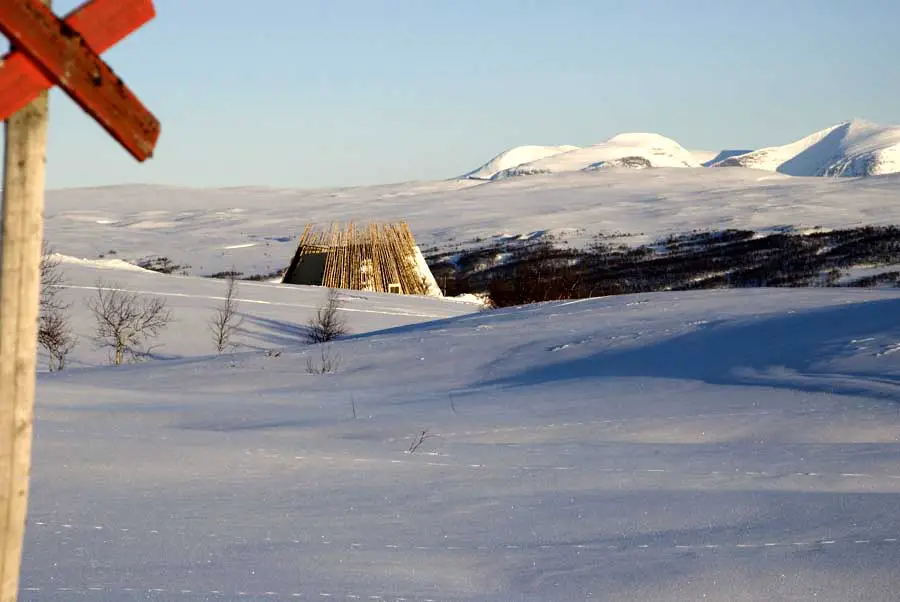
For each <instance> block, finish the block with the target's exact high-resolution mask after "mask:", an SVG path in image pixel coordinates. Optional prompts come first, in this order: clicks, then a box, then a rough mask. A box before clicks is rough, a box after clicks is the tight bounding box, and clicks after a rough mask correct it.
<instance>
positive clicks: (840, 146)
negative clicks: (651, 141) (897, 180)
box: [714, 120, 900, 176]
mask: <svg viewBox="0 0 900 602" xmlns="http://www.w3.org/2000/svg"><path fill="white" fill-rule="evenodd" d="M714 166H715V167H734V166H737V167H751V168H754V169H764V170H768V171H777V172H780V173H783V174H787V175H790V176H873V175H879V174H888V173H896V172H898V171H900V127H896V126H880V125H876V124H873V123H869V122H867V121H862V120H851V121H847V122H844V123H840V124H838V125H835V126H832V127H829V128H826V129H824V130H821V131H818V132H816V133H814V134H811V135H809V136H806V137H805V138H801V139H800V140H797V141H796V142H792V143H790V144H786V145H784V146H774V147H769V148H763V149H760V150H757V151H754V152H751V153H747V154H745V155H740V156H737V157H731V158H728V159H725V160H724V161H720V162H718V163H716V164H714Z"/></svg>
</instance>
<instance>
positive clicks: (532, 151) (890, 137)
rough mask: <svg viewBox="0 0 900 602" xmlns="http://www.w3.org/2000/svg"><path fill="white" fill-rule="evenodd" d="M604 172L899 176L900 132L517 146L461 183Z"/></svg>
mask: <svg viewBox="0 0 900 602" xmlns="http://www.w3.org/2000/svg"><path fill="white" fill-rule="evenodd" d="M604 167H628V168H635V169H641V168H646V167H747V168H752V169H761V170H766V171H775V172H779V173H782V174H785V175H789V176H873V175H881V174H889V173H898V172H900V126H883V125H878V124H875V123H871V122H868V121H864V120H861V119H853V120H850V121H845V122H842V123H839V124H837V125H834V126H831V127H828V128H825V129H823V130H821V131H818V132H815V133H814V134H810V135H809V136H806V137H804V138H801V139H800V140H797V141H795V142H791V143H790V144H785V145H783V146H771V147H766V148H762V149H759V150H753V151H751V150H735V149H726V150H720V151H703V150H693V151H689V150H686V149H685V148H684V147H682V146H681V145H680V144H678V143H677V142H676V141H674V140H672V139H671V138H666V137H665V136H661V135H659V134H643V133H627V134H619V135H618V136H614V137H612V138H610V139H609V140H607V141H605V142H601V143H600V144H595V145H592V146H587V147H577V146H519V147H516V148H513V149H510V150H508V151H506V152H503V153H501V154H499V155H497V156H496V157H494V158H493V159H491V160H490V161H488V162H487V163H485V164H484V165H482V166H481V167H479V168H477V169H475V170H473V171H471V172H469V173H467V174H465V175H464V176H462V177H463V178H465V179H475V180H498V179H503V178H508V177H511V176H521V175H532V174H553V173H564V172H573V171H591V170H595V169H599V168H604Z"/></svg>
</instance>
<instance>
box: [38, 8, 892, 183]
mask: <svg viewBox="0 0 900 602" xmlns="http://www.w3.org/2000/svg"><path fill="white" fill-rule="evenodd" d="M76 4H78V2H77V1H76V0H55V2H54V7H55V9H56V10H57V11H58V12H60V13H62V12H65V11H67V10H69V9H71V8H72V7H74V6H75V5H76ZM156 7H157V11H158V13H159V14H158V16H157V18H156V19H155V20H154V21H153V22H151V23H150V24H149V25H147V26H146V27H145V28H144V29H142V30H141V31H139V32H137V33H136V34H134V35H132V36H131V37H129V38H127V39H126V40H125V41H123V42H122V43H120V45H119V46H117V47H116V48H114V49H113V50H111V51H110V52H109V53H107V54H106V55H105V56H106V58H107V59H108V60H109V62H110V63H111V64H112V66H113V68H114V69H116V71H117V72H118V73H119V74H120V75H122V77H123V78H124V79H125V81H126V82H127V83H128V84H129V85H130V86H131V87H132V88H133V89H134V90H135V91H136V92H137V94H138V95H139V96H140V97H141V98H142V100H144V101H145V104H147V106H148V107H149V108H150V109H151V110H152V111H153V112H154V113H155V114H156V115H157V117H159V119H160V120H161V121H162V128H163V129H162V137H161V139H160V144H159V146H158V149H157V154H156V157H154V158H153V159H151V160H150V161H149V162H147V163H145V164H143V165H138V164H137V163H135V162H134V161H133V160H132V159H131V158H130V157H129V156H128V155H127V154H126V153H125V152H124V151H123V150H121V149H120V148H119V147H118V145H116V144H115V143H114V142H112V141H111V139H109V138H108V137H107V136H106V134H105V133H104V132H103V131H102V130H100V128H99V127H97V126H96V125H95V124H94V123H93V122H92V121H91V120H90V119H89V118H87V117H86V116H84V115H83V114H81V113H80V110H79V109H78V108H77V107H76V106H75V105H74V104H73V103H72V102H71V101H70V100H69V99H68V98H66V97H65V96H63V95H62V94H61V93H59V92H55V93H54V95H53V97H52V107H51V111H52V113H51V115H52V118H51V134H50V156H49V166H48V185H49V186H50V187H53V188H58V187H65V186H86V185H91V186H93V185H104V184H116V183H123V182H147V183H163V184H174V185H191V186H236V185H270V186H298V187H321V186H344V185H359V184H370V183H382V182H397V181H403V180H415V179H436V178H445V177H451V176H455V175H458V174H460V173H463V172H465V171H467V170H469V169H471V168H474V167H476V166H477V165H478V164H480V163H482V162H484V161H486V160H487V159H489V158H490V157H491V156H492V155H494V154H496V153H498V152H500V151H502V150H504V149H506V148H508V147H511V146H516V145H519V144H577V145H587V144H591V143H595V142H600V141H602V140H604V139H606V138H608V137H610V136H612V135H615V134H617V133H620V132H625V131H646V132H657V133H660V134H663V135H666V136H669V137H671V138H674V139H675V140H677V141H678V142H680V143H681V144H682V145H684V146H685V147H688V148H691V149H709V150H718V149H722V148H755V147H759V146H763V145H771V144H781V143H785V142H788V141H791V140H793V139H795V138H798V137H800V136H803V135H805V134H808V133H811V132H812V131H814V130H817V129H821V128H824V127H826V126H829V125H832V124H834V123H837V122H839V121H842V120H845V119H849V118H851V117H862V118H866V119H869V120H871V121H875V122H879V123H886V124H900V103H898V98H900V67H898V65H900V61H898V59H897V46H896V25H897V23H898V22H900V2H897V1H896V0H869V1H868V2H866V3H865V4H861V3H858V2H856V1H855V0H753V1H746V0H216V1H213V0H156Z"/></svg>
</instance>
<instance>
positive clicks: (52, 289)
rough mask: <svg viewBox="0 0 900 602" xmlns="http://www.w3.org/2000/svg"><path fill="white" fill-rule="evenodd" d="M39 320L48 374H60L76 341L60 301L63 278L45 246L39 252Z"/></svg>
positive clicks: (63, 303) (39, 343) (41, 342)
mask: <svg viewBox="0 0 900 602" xmlns="http://www.w3.org/2000/svg"><path fill="white" fill-rule="evenodd" d="M40 269H41V291H40V318H39V321H38V341H37V342H38V345H40V346H41V347H42V348H43V349H44V350H45V351H46V352H47V354H48V355H49V356H50V360H49V368H50V371H51V372H54V371H57V370H63V369H65V367H66V359H67V358H68V356H69V353H71V351H72V349H74V348H75V344H76V343H77V342H78V337H76V336H75V333H74V332H73V331H72V324H71V320H70V318H69V315H68V313H67V310H68V309H69V307H70V306H69V304H67V303H65V302H64V301H63V300H62V299H61V298H60V297H59V292H60V287H61V286H62V285H63V284H64V283H65V277H64V275H63V273H62V270H61V269H60V267H59V259H57V258H56V257H54V255H53V250H52V249H50V248H49V247H48V246H47V244H46V243H44V244H43V246H42V248H41V266H40Z"/></svg>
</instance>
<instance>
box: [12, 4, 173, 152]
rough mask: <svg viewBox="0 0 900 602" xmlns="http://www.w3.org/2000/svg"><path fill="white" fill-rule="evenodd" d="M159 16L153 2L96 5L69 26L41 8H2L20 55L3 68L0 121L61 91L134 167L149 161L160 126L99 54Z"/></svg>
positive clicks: (75, 15)
mask: <svg viewBox="0 0 900 602" xmlns="http://www.w3.org/2000/svg"><path fill="white" fill-rule="evenodd" d="M153 15H154V10H153V3H152V0H93V1H92V2H89V3H87V4H86V5H84V6H82V7H81V8H79V9H77V10H76V11H74V12H73V13H72V14H71V15H69V16H68V17H67V18H66V20H65V21H64V20H62V19H60V18H59V17H57V16H56V15H55V14H54V13H53V11H51V10H50V9H49V8H48V7H46V6H44V5H43V4H42V3H41V2H39V1H38V0H2V1H0V32H3V33H4V34H5V35H6V36H7V37H8V38H9V41H10V43H11V44H12V45H13V48H14V52H13V53H11V55H10V56H9V57H8V59H7V60H6V61H5V62H4V63H3V64H2V67H0V90H2V92H0V118H2V119H6V118H7V117H9V115H11V114H12V113H14V112H15V111H17V110H18V109H20V108H21V107H22V106H24V105H25V104H27V103H28V102H29V101H30V100H31V99H33V98H34V97H35V96H36V95H37V94H38V93H39V92H41V91H42V90H44V89H46V88H49V87H50V86H51V85H54V84H55V85H58V86H59V87H60V88H62V89H63V90H65V92H66V93H67V94H68V95H69V96H70V97H71V98H72V99H73V100H74V101H75V102H77V103H78V104H79V105H80V106H81V108H82V109H84V110H85V112H87V113H88V114H89V115H91V116H92V117H93V118H94V119H95V120H97V122H98V123H99V124H100V125H101V126H103V128H104V129H106V131H107V132H109V133H110V135H112V137H113V138H115V139H116V140H118V141H119V143H121V144H122V146H124V147H125V149H126V150H127V151H128V152H129V153H131V155H132V156H133V157H134V158H135V159H137V160H138V161H144V160H145V159H147V158H149V157H150V156H151V155H152V154H153V149H154V147H155V146H156V141H157V139H158V138H159V131H160V126H159V121H157V119H156V118H155V117H154V116H153V115H152V114H151V113H150V112H149V111H148V110H147V109H146V108H145V107H144V105H143V104H141V102H140V100H138V99H137V97H136V96H135V95H134V94H133V93H132V92H131V90H129V89H128V87H127V86H125V84H124V83H123V82H122V80H121V79H119V78H118V76H117V75H116V74H115V73H114V72H113V70H112V69H111V68H110V67H109V66H108V65H107V64H106V63H105V62H104V61H103V59H101V58H100V57H99V55H98V54H97V53H98V52H102V51H103V50H106V49H107V48H108V47H110V46H112V45H113V44H115V43H116V42H117V41H119V40H120V39H122V38H123V37H125V36H126V35H128V34H129V33H131V32H132V31H134V30H136V29H137V28H139V27H140V26H141V25H143V24H144V23H146V22H147V21H149V20H150V19H151V18H153ZM7 86H9V87H7Z"/></svg>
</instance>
